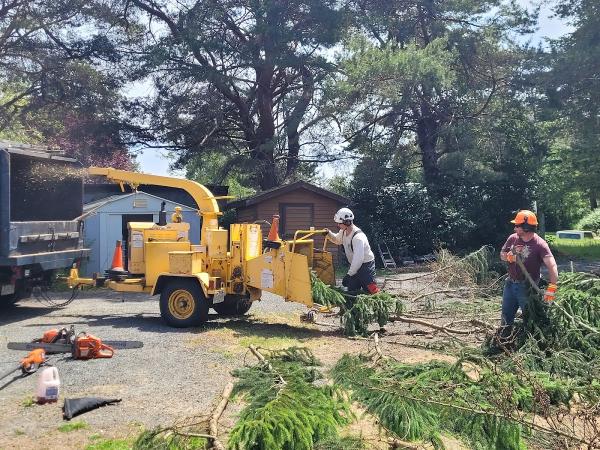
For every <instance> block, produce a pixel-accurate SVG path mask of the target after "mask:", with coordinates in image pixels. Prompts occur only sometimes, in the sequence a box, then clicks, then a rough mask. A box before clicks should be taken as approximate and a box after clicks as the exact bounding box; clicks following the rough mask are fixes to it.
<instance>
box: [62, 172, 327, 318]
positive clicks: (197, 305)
mask: <svg viewBox="0 0 600 450" xmlns="http://www.w3.org/2000/svg"><path fill="white" fill-rule="evenodd" d="M88 171H89V173H90V175H99V176H103V177H105V178H106V179H108V180H110V181H112V182H115V183H119V184H120V185H121V187H122V188H123V185H125V184H127V185H129V186H131V187H132V189H134V190H137V188H138V187H139V186H141V185H155V186H167V187H173V188H179V189H183V190H185V191H186V192H188V193H189V194H190V195H191V196H192V197H193V199H194V200H195V201H196V203H197V205H198V208H199V210H198V214H199V215H200V216H201V230H200V244H199V245H193V244H192V243H191V242H190V240H189V229H190V226H189V224H188V223H185V222H181V221H180V219H181V217H180V216H178V215H177V214H174V215H173V217H172V220H171V222H169V223H167V221H166V214H165V213H163V214H162V215H161V220H159V223H153V222H130V223H129V224H128V242H127V247H128V249H129V252H128V263H127V267H126V268H123V267H113V269H112V270H109V271H107V275H106V277H100V276H97V277H95V278H81V277H79V272H78V269H77V268H76V267H74V268H73V269H72V270H71V272H70V275H69V278H68V283H69V285H70V286H71V287H75V286H85V285H96V286H106V287H108V288H110V289H113V290H116V291H120V292H146V293H149V294H150V295H160V312H161V316H162V317H163V318H164V320H165V321H166V322H167V323H168V324H169V325H171V326H174V327H189V326H194V325H198V324H199V323H202V322H205V321H207V320H208V318H209V314H208V312H209V309H210V308H213V309H214V310H215V311H216V312H217V313H218V314H219V315H240V314H244V313H246V312H247V311H248V310H249V309H250V306H251V305H252V302H253V301H255V300H260V298H261V295H262V292H263V291H267V292H271V293H273V294H277V295H279V296H281V297H283V299H285V300H286V301H294V302H298V303H302V304H305V305H306V306H307V307H312V306H313V300H312V293H311V277H310V271H311V270H314V271H315V273H316V275H317V276H318V277H319V278H321V279H322V280H323V281H325V282H326V283H330V284H332V283H334V280H335V278H334V269H333V263H332V255H331V253H329V252H327V251H326V250H325V245H326V243H327V240H326V239H325V245H324V246H323V249H315V248H314V241H313V239H311V237H312V236H314V235H315V234H326V233H325V230H299V231H297V232H296V233H295V235H294V238H293V239H292V240H290V241H283V240H281V239H279V237H278V235H277V223H276V222H277V220H276V219H275V220H274V222H273V224H272V227H271V232H270V233H269V237H268V239H267V240H265V241H263V236H262V231H261V228H260V225H259V224H255V223H236V224H232V225H231V226H230V229H229V230H226V229H223V228H222V227H220V226H219V223H218V217H219V216H220V215H221V214H222V213H221V212H220V211H219V205H218V204H217V200H218V199H219V198H218V197H215V196H213V194H212V193H211V192H210V190H208V189H207V188H206V187H205V186H203V185H201V184H199V183H196V182H194V181H191V180H186V179H180V178H172V177H164V176H158V175H149V174H143V173H136V172H128V171H123V170H116V169H112V168H99V167H90V168H89V169H88Z"/></svg>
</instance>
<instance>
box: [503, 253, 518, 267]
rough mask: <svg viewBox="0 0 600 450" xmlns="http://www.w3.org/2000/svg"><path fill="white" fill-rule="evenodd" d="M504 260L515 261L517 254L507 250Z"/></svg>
mask: <svg viewBox="0 0 600 450" xmlns="http://www.w3.org/2000/svg"><path fill="white" fill-rule="evenodd" d="M506 261H507V262H509V263H512V264H514V263H516V262H517V255H515V254H514V253H513V252H508V253H507V254H506Z"/></svg>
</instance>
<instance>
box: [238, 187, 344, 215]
mask: <svg viewBox="0 0 600 450" xmlns="http://www.w3.org/2000/svg"><path fill="white" fill-rule="evenodd" d="M298 189H306V190H309V191H312V192H314V193H315V194H318V195H322V196H324V197H328V198H331V199H333V200H335V201H337V202H339V203H343V204H346V205H348V204H350V203H351V200H350V199H349V198H346V197H344V196H342V195H339V194H336V193H335V192H331V191H328V190H327V189H323V188H321V187H319V186H315V185H314V184H311V183H308V182H306V181H296V182H294V183H290V184H286V185H283V186H278V187H276V188H273V189H269V190H266V191H262V192H259V193H258V194H256V195H253V196H252V197H246V198H243V199H241V200H236V201H234V202H229V203H227V209H233V208H244V207H246V206H251V205H255V204H257V203H260V202H263V201H265V200H268V199H270V198H273V197H277V196H279V195H283V194H287V193H288V192H292V191H295V190H298Z"/></svg>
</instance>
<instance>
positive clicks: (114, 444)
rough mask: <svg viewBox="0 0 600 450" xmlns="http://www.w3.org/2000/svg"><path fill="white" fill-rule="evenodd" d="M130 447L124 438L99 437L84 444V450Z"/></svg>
mask: <svg viewBox="0 0 600 450" xmlns="http://www.w3.org/2000/svg"><path fill="white" fill-rule="evenodd" d="M130 448H131V443H130V442H129V441H126V440H124V439H101V440H99V441H98V442H94V443H93V444H90V445H88V446H86V447H85V450H129V449H130ZM172 450H175V449H172Z"/></svg>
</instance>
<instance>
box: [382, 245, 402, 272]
mask: <svg viewBox="0 0 600 450" xmlns="http://www.w3.org/2000/svg"><path fill="white" fill-rule="evenodd" d="M377 250H379V256H380V257H381V261H383V267H385V268H386V269H397V268H398V266H397V265H396V261H394V257H393V256H392V253H391V252H390V249H389V248H388V246H387V244H386V243H385V242H377Z"/></svg>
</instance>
